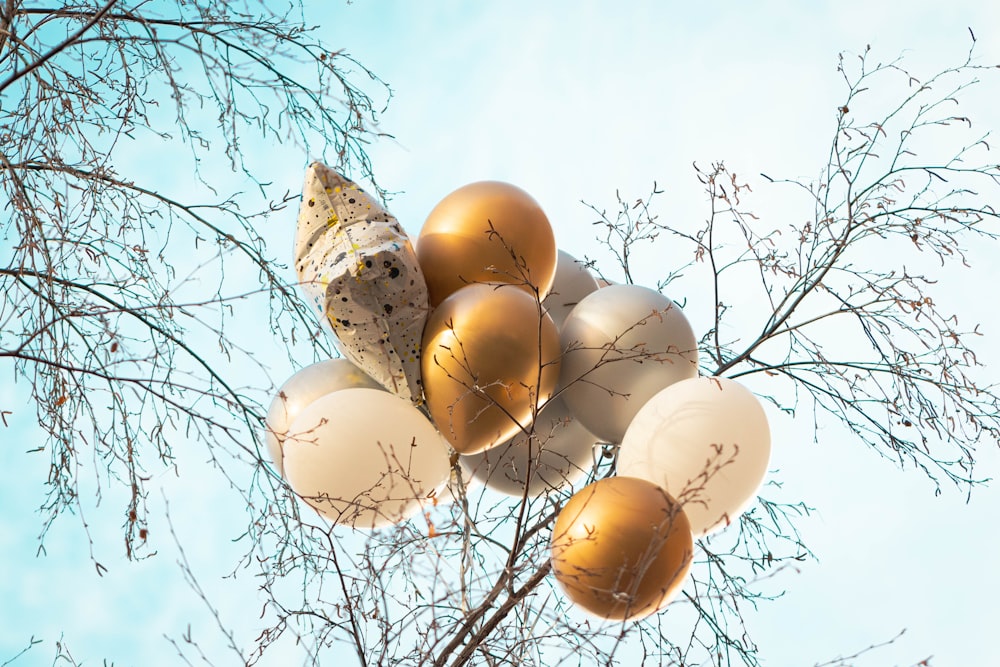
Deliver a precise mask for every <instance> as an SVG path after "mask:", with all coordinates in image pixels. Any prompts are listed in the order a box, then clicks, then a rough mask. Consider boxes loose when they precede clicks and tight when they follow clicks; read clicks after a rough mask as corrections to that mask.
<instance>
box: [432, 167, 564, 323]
mask: <svg viewBox="0 0 1000 667" xmlns="http://www.w3.org/2000/svg"><path fill="white" fill-rule="evenodd" d="M417 261H418V262H419V263H420V268H421V270H422V271H423V274H424V279H425V280H426V281H427V289H428V291H429V294H430V304H431V306H432V307H433V306H436V305H438V304H439V303H441V302H442V301H444V299H445V298H447V297H448V295H449V294H452V293H454V292H455V291H456V290H458V289H460V288H462V287H464V286H465V285H468V284H470V283H510V284H515V285H522V286H524V287H525V288H526V289H528V291H533V290H531V289H530V288H528V285H531V286H532V287H534V288H535V289H537V290H538V295H539V298H542V299H544V298H545V296H546V295H547V294H548V293H549V290H550V289H551V288H552V280H553V278H554V277H555V273H556V240H555V235H554V234H553V233H552V226H551V225H550V224H549V219H548V218H547V217H545V213H544V212H543V211H542V208H541V207H540V206H539V205H538V202H536V201H535V200H534V199H532V198H531V196H530V195H529V194H528V193H527V192H525V191H524V190H522V189H520V188H518V187H516V186H513V185H511V184H509V183H501V182H499V181H480V182H478V183H472V184H470V185H466V186H464V187H461V188H459V189H458V190H455V191H454V192H452V193H451V194H450V195H448V196H447V197H445V198H444V199H442V200H441V202H440V203H439V204H438V205H437V206H435V207H434V210H432V211H431V213H430V215H428V216H427V220H426V222H424V226H423V228H422V229H421V230H420V238H419V239H418V242H417Z"/></svg>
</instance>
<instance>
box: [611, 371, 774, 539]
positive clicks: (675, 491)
mask: <svg viewBox="0 0 1000 667" xmlns="http://www.w3.org/2000/svg"><path fill="white" fill-rule="evenodd" d="M770 455H771V434H770V430H769V428H768V424H767V416H766V415H765V414H764V408H763V407H762V406H761V404H760V401H758V400H757V398H756V397H755V396H754V395H753V394H752V393H751V392H750V391H749V390H748V389H746V388H745V387H743V386H742V385H741V384H739V383H738V382H735V381H733V380H728V379H725V378H714V377H702V378H695V379H691V380H684V381H682V382H678V383H677V384H674V385H671V386H669V387H667V388H666V389H664V390H663V391H661V392H660V393H658V394H657V395H656V396H654V397H653V398H651V399H650V400H649V402H648V403H646V405H645V406H643V408H642V409H641V410H640V411H639V413H638V414H637V415H636V416H635V419H634V420H633V421H632V424H631V426H629V428H628V432H627V433H626V434H625V438H624V439H623V440H622V444H621V449H620V451H619V453H618V474H619V475H632V476H634V477H641V478H642V479H646V480H649V481H651V482H653V483H655V484H658V485H660V486H661V487H663V488H664V489H665V490H666V491H667V492H668V493H669V494H670V495H672V496H674V497H675V498H677V500H678V501H679V502H680V503H681V504H682V505H683V506H684V511H685V512H686V513H687V515H688V518H689V519H690V520H691V528H692V530H693V531H694V533H695V535H696V536H701V535H706V534H708V533H712V532H715V531H717V530H721V529H723V528H725V527H726V526H727V525H729V524H730V523H731V522H732V521H734V520H736V518H737V517H738V516H739V515H740V513H741V512H742V511H743V510H744V509H745V508H746V507H747V505H749V504H750V502H751V501H752V500H753V499H754V497H755V496H756V494H757V491H758V489H760V485H761V484H762V483H763V481H764V476H765V475H766V474H767V465H768V460H769V459H770Z"/></svg>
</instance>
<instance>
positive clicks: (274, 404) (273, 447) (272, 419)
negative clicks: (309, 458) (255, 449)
mask: <svg viewBox="0 0 1000 667" xmlns="http://www.w3.org/2000/svg"><path fill="white" fill-rule="evenodd" d="M351 387H368V388H370V389H381V385H379V383H377V382H375V380H373V379H371V378H370V377H368V376H367V375H365V374H364V373H362V372H361V369H359V368H358V367H357V366H355V365H354V364H352V363H351V362H349V361H348V360H347V359H327V360H326V361H321V362H319V363H318V364H313V365H311V366H306V367H305V368H303V369H302V370H300V371H299V372H297V373H296V374H295V375H293V376H292V377H290V378H288V379H287V380H285V383H284V384H283V385H281V388H280V389H278V395H277V396H275V397H274V400H272V401H271V407H270V409H269V410H268V411H267V418H266V419H265V420H264V425H265V428H264V441H265V443H266V444H267V451H268V453H269V454H270V455H271V460H272V461H274V465H275V467H277V469H278V474H279V475H282V476H284V456H283V454H282V443H283V442H284V440H285V436H286V434H287V433H288V427H289V426H290V425H291V423H292V422H293V421H294V420H295V418H296V417H298V416H299V414H300V413H301V412H302V411H303V410H304V409H305V408H306V406H308V405H310V404H311V403H312V402H313V401H315V400H317V399H319V398H322V397H323V396H326V395H327V394H331V393H333V392H335V391H339V390H340V389H349V388H351Z"/></svg>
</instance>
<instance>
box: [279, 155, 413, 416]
mask: <svg viewBox="0 0 1000 667" xmlns="http://www.w3.org/2000/svg"><path fill="white" fill-rule="evenodd" d="M295 270H296V272H297V273H298V277H299V281H300V284H301V286H302V288H303V290H305V293H306V294H307V295H308V296H309V298H310V299H311V300H312V301H313V302H314V303H315V304H316V307H317V309H318V310H319V312H320V315H321V319H323V320H326V322H327V323H328V324H329V325H330V327H331V329H332V330H333V334H334V336H335V337H336V339H337V342H338V344H337V347H338V348H339V349H340V351H341V353H342V354H343V355H344V356H345V357H347V358H348V359H350V360H351V361H353V362H354V363H355V364H356V365H357V366H358V367H359V368H361V369H362V370H363V371H364V372H365V373H367V374H368V375H370V376H371V377H372V378H374V379H375V380H376V381H378V382H379V383H380V384H382V385H383V386H384V387H386V388H387V389H388V390H389V391H391V392H394V393H396V394H397V395H399V396H402V397H404V398H408V399H410V400H411V401H413V403H415V404H419V403H421V402H422V401H423V396H422V391H421V385H420V339H421V334H422V333H423V329H424V323H425V321H426V320H427V313H428V310H429V309H428V305H427V285H426V283H425V281H424V276H423V274H422V273H421V271H420V266H419V264H417V256H416V253H415V252H414V251H413V245H412V244H411V243H410V239H409V237H408V236H407V235H406V232H405V231H404V230H403V227H402V226H401V225H400V224H399V222H398V221H397V220H396V218H395V217H393V216H392V215H391V214H390V213H389V212H388V211H386V210H385V208H383V207H382V205H381V204H379V203H378V202H377V201H376V200H375V199H374V198H373V197H371V196H370V195H368V193H366V192H365V191H364V190H362V189H361V188H359V187H358V186H357V185H356V184H354V183H352V182H351V181H350V180H348V179H347V178H344V177H343V176H341V175H340V174H338V173H337V172H335V171H334V170H332V169H330V168H329V167H327V166H326V165H324V164H322V163H320V162H314V163H313V164H311V165H309V168H308V169H307V170H306V179H305V185H304V187H303V189H302V207H301V209H300V211H299V221H298V229H297V230H296V235H295Z"/></svg>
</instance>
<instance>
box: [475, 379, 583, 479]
mask: <svg viewBox="0 0 1000 667" xmlns="http://www.w3.org/2000/svg"><path fill="white" fill-rule="evenodd" d="M533 430H534V435H533V436H532V437H531V438H530V444H529V438H528V437H527V436H525V435H524V434H523V433H522V434H520V435H517V436H515V437H514V438H512V439H511V440H510V441H509V442H507V443H506V444H503V445H500V446H499V447H494V448H493V449H488V450H486V451H484V452H481V453H479V454H470V455H467V456H462V457H461V458H460V459H459V462H460V463H461V464H462V468H464V469H465V470H466V471H467V472H468V473H469V474H471V475H472V476H473V477H474V478H475V479H479V480H482V482H484V483H485V484H486V486H488V487H490V488H491V489H495V490H496V491H499V492H500V493H505V494H507V495H509V496H515V497H518V498H520V497H522V496H523V495H524V487H525V483H527V487H528V495H529V496H530V497H535V496H539V495H541V494H542V493H544V492H545V491H546V490H549V489H566V488H569V487H572V486H573V485H574V484H575V483H577V482H579V481H580V480H581V479H583V478H585V477H586V476H587V475H588V474H589V473H590V471H591V470H592V469H593V467H594V445H595V444H596V442H597V438H596V437H595V436H594V435H593V434H592V433H590V432H589V431H587V429H585V428H584V427H583V425H582V424H580V422H579V421H578V420H576V419H573V416H572V415H570V413H569V410H568V409H567V408H566V404H565V403H564V402H563V401H562V399H560V398H553V399H552V400H550V401H549V402H548V403H546V404H545V406H544V407H543V408H542V409H541V411H540V412H539V413H538V417H537V418H536V419H535V423H534V429H533Z"/></svg>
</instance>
